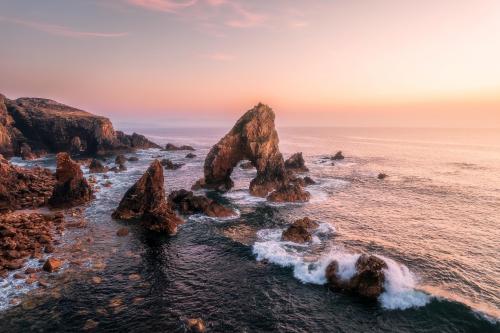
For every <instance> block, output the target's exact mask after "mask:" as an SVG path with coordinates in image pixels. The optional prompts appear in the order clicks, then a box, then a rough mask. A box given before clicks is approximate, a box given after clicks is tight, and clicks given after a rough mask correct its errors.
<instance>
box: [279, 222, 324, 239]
mask: <svg viewBox="0 0 500 333" xmlns="http://www.w3.org/2000/svg"><path fill="white" fill-rule="evenodd" d="M316 228H318V223H316V222H314V221H313V220H311V219H310V218H308V217H304V218H303V219H300V220H296V221H295V222H294V223H293V224H292V225H291V226H289V227H288V229H286V230H285V231H284V232H283V235H282V236H281V239H282V240H284V241H289V242H294V243H299V244H302V243H305V242H309V241H311V239H312V235H311V232H312V231H314V230H315V229H316Z"/></svg>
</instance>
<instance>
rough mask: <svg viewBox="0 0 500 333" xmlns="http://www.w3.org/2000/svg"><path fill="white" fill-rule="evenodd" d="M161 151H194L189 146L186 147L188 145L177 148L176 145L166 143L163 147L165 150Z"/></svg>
mask: <svg viewBox="0 0 500 333" xmlns="http://www.w3.org/2000/svg"><path fill="white" fill-rule="evenodd" d="M163 150H167V151H176V150H191V151H194V150H195V149H194V148H193V147H191V146H188V145H183V146H180V147H177V146H176V145H174V144H172V143H167V144H166V145H165V149H163Z"/></svg>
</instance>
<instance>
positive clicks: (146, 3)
mask: <svg viewBox="0 0 500 333" xmlns="http://www.w3.org/2000/svg"><path fill="white" fill-rule="evenodd" d="M127 2H128V3H130V4H132V5H134V6H139V7H143V8H146V9H149V10H154V11H160V12H167V13H175V12H177V11H178V10H181V9H184V8H188V7H191V6H194V5H195V4H196V3H197V2H198V0H187V1H184V2H181V1H174V0H127Z"/></svg>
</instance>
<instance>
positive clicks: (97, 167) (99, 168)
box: [89, 158, 108, 173]
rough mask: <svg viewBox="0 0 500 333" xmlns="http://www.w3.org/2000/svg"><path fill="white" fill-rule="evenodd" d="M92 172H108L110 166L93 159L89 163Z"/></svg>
mask: <svg viewBox="0 0 500 333" xmlns="http://www.w3.org/2000/svg"><path fill="white" fill-rule="evenodd" d="M89 171H90V173H105V172H108V167H105V166H104V165H103V164H102V163H101V162H100V161H99V160H97V159H95V158H94V159H93V160H92V161H91V162H90V164H89Z"/></svg>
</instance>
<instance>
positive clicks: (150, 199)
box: [113, 160, 183, 235]
mask: <svg viewBox="0 0 500 333" xmlns="http://www.w3.org/2000/svg"><path fill="white" fill-rule="evenodd" d="M163 183H164V178H163V168H162V166H161V164H160V162H159V161H158V160H154V161H153V163H151V166H150V167H149V168H148V170H147V171H146V173H145V174H144V175H143V176H142V177H141V178H140V179H139V180H138V181H137V182H136V183H135V184H134V185H133V186H132V187H131V188H130V189H129V190H128V191H127V192H126V193H125V195H124V196H123V199H122V200H121V202H120V205H119V206H118V208H117V209H116V210H115V212H114V213H113V218H115V219H121V220H129V219H134V218H135V219H140V221H141V223H142V225H144V226H145V227H146V228H147V229H149V230H152V231H157V232H166V233H168V234H170V235H173V234H175V233H176V232H177V226H178V225H179V224H181V223H183V221H182V220H181V219H180V218H178V217H177V216H176V215H175V213H174V211H173V210H172V207H171V206H170V204H169V203H168V202H167V201H166V200H165V189H164V185H163Z"/></svg>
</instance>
